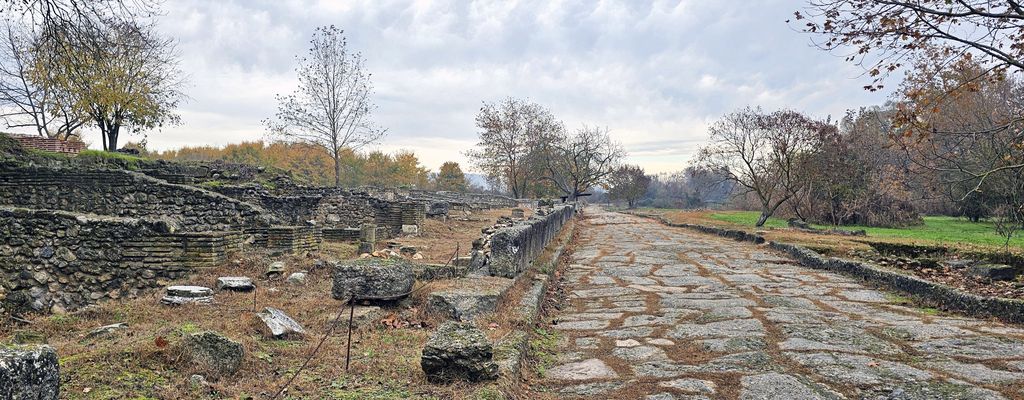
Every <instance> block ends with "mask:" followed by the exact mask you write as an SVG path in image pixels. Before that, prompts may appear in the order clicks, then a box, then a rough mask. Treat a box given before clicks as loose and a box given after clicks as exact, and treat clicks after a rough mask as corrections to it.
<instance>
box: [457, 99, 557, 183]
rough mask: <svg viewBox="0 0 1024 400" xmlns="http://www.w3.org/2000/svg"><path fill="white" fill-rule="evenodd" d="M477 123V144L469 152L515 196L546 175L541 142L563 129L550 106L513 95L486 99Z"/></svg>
mask: <svg viewBox="0 0 1024 400" xmlns="http://www.w3.org/2000/svg"><path fill="white" fill-rule="evenodd" d="M476 126H477V127H478V128H480V133H479V134H478V135H479V141H478V142H477V148H476V149H473V150H470V151H468V152H467V153H466V155H467V156H469V158H470V160H472V162H473V164H474V165H475V166H476V167H477V168H480V169H481V170H482V171H483V172H484V173H485V174H486V175H487V176H488V178H489V179H491V181H492V182H495V183H497V184H498V186H499V187H504V188H505V189H506V190H507V191H508V192H509V193H511V194H512V196H513V197H523V196H526V195H527V190H528V189H529V188H530V187H531V184H533V183H536V181H538V180H539V179H540V178H541V176H543V173H544V169H543V168H544V165H545V164H544V160H543V158H541V149H542V146H543V145H544V143H548V142H551V141H554V140H557V139H558V138H560V137H561V136H563V132H564V127H563V126H562V123H561V122H560V121H558V120H556V119H555V116H554V115H553V114H552V113H551V111H549V110H548V109H547V108H544V107H543V106H541V105H539V104H536V103H532V102H529V101H526V100H520V99H514V98H506V99H503V100H501V101H499V102H496V103H484V105H483V106H482V107H481V108H480V112H479V113H477V116H476Z"/></svg>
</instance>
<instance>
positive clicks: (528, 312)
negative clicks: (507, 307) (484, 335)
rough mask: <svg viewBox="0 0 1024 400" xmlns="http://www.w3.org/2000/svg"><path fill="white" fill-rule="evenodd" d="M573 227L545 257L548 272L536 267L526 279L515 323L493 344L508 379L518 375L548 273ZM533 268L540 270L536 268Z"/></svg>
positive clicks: (500, 370)
mask: <svg viewBox="0 0 1024 400" xmlns="http://www.w3.org/2000/svg"><path fill="white" fill-rule="evenodd" d="M575 231H576V225H575V224H573V225H571V228H570V230H569V232H568V233H567V235H566V236H565V238H566V239H565V240H562V242H561V243H558V246H556V247H555V248H554V249H553V251H552V253H551V258H550V261H548V263H549V265H548V266H550V268H549V270H548V272H547V273H542V272H539V271H538V272H537V273H536V274H535V275H534V276H533V282H531V283H530V287H529V289H527V290H526V291H525V292H524V294H523V297H522V299H520V301H519V305H518V306H517V307H516V309H515V310H514V311H513V312H514V313H515V314H516V315H515V317H514V318H513V319H514V320H515V321H516V322H517V324H516V326H515V327H514V329H513V330H512V331H511V332H509V333H508V334H507V335H505V337H504V338H502V339H501V340H500V341H499V342H498V343H497V344H496V345H495V348H494V359H495V362H497V363H498V373H499V375H500V376H505V377H509V378H510V379H519V378H521V377H522V367H523V360H525V359H526V355H527V353H528V350H529V337H530V333H529V329H530V328H531V327H532V326H533V325H535V324H536V323H537V317H538V316H539V315H540V306H541V304H542V303H543V302H544V294H545V293H547V291H548V285H549V284H550V281H551V276H553V275H554V273H555V270H556V267H557V266H558V262H559V260H561V258H562V255H563V254H564V253H565V247H566V246H567V245H568V244H569V243H570V242H571V241H572V236H573V234H574V233H575ZM537 269H538V270H540V268H537Z"/></svg>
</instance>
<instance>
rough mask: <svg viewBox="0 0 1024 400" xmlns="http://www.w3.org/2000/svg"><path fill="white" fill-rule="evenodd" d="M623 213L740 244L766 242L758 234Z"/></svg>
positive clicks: (641, 214)
mask: <svg viewBox="0 0 1024 400" xmlns="http://www.w3.org/2000/svg"><path fill="white" fill-rule="evenodd" d="M624 213H625V214H630V215H635V216H638V217H644V218H650V219H653V220H656V221H658V222H661V223H662V224H663V225H668V226H671V227H674V228H687V229H693V230H696V231H700V232H703V233H709V234H712V235H718V236H722V237H727V238H730V239H733V240H738V241H741V242H751V243H754V244H762V243H765V242H766V240H765V238H764V236H761V235H758V234H753V233H747V232H744V231H741V230H739V229H724V228H716V227H713V226H706V225H697V224H679V223H675V222H671V221H669V220H667V219H665V217H662V216H660V215H657V214H648V213H642V212H635V211H626V212H624Z"/></svg>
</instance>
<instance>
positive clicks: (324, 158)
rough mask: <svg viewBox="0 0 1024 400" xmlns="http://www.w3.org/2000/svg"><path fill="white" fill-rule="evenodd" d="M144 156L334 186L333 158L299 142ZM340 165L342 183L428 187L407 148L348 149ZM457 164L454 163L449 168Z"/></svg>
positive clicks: (424, 173) (185, 149) (427, 174)
mask: <svg viewBox="0 0 1024 400" xmlns="http://www.w3.org/2000/svg"><path fill="white" fill-rule="evenodd" d="M146 155H148V156H150V157H153V158H159V159H164V160H179V161H214V160H222V161H228V162H238V163H248V164H253V165H262V166H268V167H276V168H280V169H283V170H286V171H290V172H292V174H294V175H297V176H299V177H301V178H302V179H303V180H305V181H307V182H309V183H311V184H316V185H323V186H331V185H334V159H333V158H332V157H331V156H330V155H329V154H327V152H326V151H324V150H323V149H322V148H320V147H318V146H313V145H308V144H302V143H286V142H274V143H264V142H261V141H256V142H242V143H237V144H229V145H227V146H224V147H215V146H195V147H183V148H180V149H176V150H167V151H163V152H154V153H147V154H146ZM341 164H342V174H341V182H342V185H343V186H348V187H352V186H362V185H372V186H381V187H418V188H429V187H432V182H431V180H430V179H429V177H430V171H429V170H428V169H426V168H424V167H423V166H422V165H420V162H419V158H417V157H416V154H414V153H413V152H411V151H399V152H396V153H394V154H387V153H384V152H381V151H370V152H354V151H351V150H348V151H346V152H344V153H343V156H342V157H341ZM457 167H458V165H457V164H456V165H455V166H453V167H449V168H451V169H454V168H457ZM451 173H454V172H449V175H450V174H451ZM463 179H464V178H463ZM450 181H451V177H450V176H449V178H448V179H447V180H446V182H449V183H446V185H449V186H448V187H451V185H452V184H451V183H450ZM455 187H458V186H457V185H456V186H455Z"/></svg>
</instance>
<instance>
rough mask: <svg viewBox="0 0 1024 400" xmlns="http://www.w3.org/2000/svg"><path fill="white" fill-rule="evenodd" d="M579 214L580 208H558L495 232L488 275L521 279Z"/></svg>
mask: <svg viewBox="0 0 1024 400" xmlns="http://www.w3.org/2000/svg"><path fill="white" fill-rule="evenodd" d="M541 212H544V211H541ZM575 213H576V206H575V205H573V204H564V205H558V206H555V207H553V208H551V210H550V211H548V212H546V214H545V215H539V213H538V214H537V215H534V216H533V217H530V218H529V219H526V220H523V221H521V222H519V223H517V224H515V225H513V226H511V227H507V228H502V229H499V230H497V231H496V232H494V234H493V235H491V237H490V254H489V255H488V256H487V259H486V262H485V268H486V269H487V271H488V273H489V274H490V275H491V276H501V277H505V278H515V277H516V276H518V275H519V274H520V273H522V272H523V271H525V270H526V269H527V268H528V267H529V266H530V264H531V263H532V262H533V260H535V259H536V258H537V256H539V255H540V254H541V252H543V251H544V248H545V247H546V246H547V245H548V243H550V242H551V241H552V240H554V239H555V237H556V236H558V233H559V232H561V230H562V227H563V226H564V225H565V223H566V222H569V219H571V218H572V217H573V215H575Z"/></svg>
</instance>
